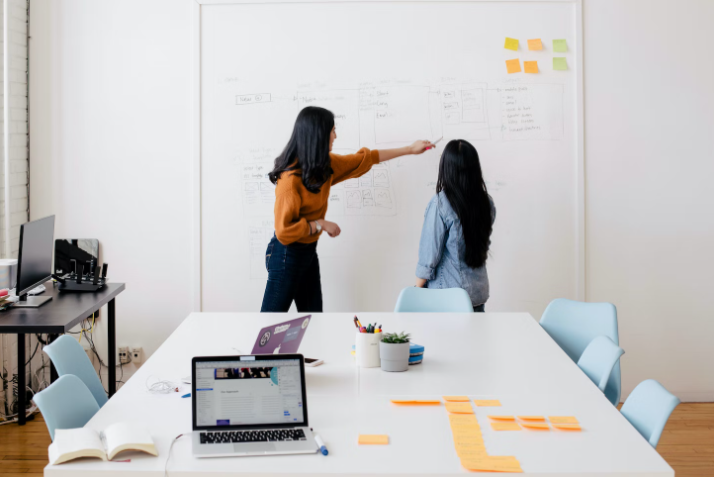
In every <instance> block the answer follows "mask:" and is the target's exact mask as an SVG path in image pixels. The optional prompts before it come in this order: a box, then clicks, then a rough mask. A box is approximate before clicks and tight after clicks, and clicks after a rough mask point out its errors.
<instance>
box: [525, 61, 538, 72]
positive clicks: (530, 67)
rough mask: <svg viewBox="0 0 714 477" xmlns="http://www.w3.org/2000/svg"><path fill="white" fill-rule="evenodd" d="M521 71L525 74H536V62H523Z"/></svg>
mask: <svg viewBox="0 0 714 477" xmlns="http://www.w3.org/2000/svg"><path fill="white" fill-rule="evenodd" d="M523 71H525V72H526V73H538V62H537V61H524V62H523Z"/></svg>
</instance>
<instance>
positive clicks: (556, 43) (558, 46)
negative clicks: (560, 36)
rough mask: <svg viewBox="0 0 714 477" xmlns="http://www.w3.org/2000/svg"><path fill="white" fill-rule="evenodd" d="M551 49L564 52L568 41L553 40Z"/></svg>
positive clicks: (566, 49)
mask: <svg viewBox="0 0 714 477" xmlns="http://www.w3.org/2000/svg"><path fill="white" fill-rule="evenodd" d="M553 51H555V52H557V53H565V52H566V51H568V42H567V41H565V40H553Z"/></svg>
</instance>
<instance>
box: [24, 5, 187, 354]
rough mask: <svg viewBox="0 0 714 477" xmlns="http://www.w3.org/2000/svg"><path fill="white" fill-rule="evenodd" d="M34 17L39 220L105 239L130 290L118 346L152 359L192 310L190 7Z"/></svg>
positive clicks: (104, 8) (33, 11) (34, 13)
mask: <svg viewBox="0 0 714 477" xmlns="http://www.w3.org/2000/svg"><path fill="white" fill-rule="evenodd" d="M30 16H31V21H30V30H31V37H32V39H31V41H30V58H31V61H30V71H31V77H30V91H31V92H30V97H31V101H30V102H31V110H30V112H31V165H30V172H31V176H30V177H31V187H30V204H31V216H32V218H33V219H34V218H39V217H42V216H46V215H48V214H57V222H56V229H55V236H56V237H63V238H69V237H77V238H81V237H94V238H98V239H99V240H100V242H101V250H102V255H103V257H104V260H106V261H107V262H108V263H109V276H110V278H111V280H112V281H118V282H126V283H127V289H126V291H125V292H124V293H122V294H121V295H119V297H118V298H117V333H118V338H117V345H129V346H134V345H139V346H142V347H143V348H144V350H145V353H146V354H147V355H148V354H150V353H152V352H153V351H154V350H155V349H156V348H157V347H158V346H159V345H160V344H161V343H162V342H163V340H164V339H165V338H166V337H167V336H168V335H169V334H170V333H171V332H172V331H173V330H174V329H175V328H176V326H177V325H178V324H179V323H180V322H181V321H182V320H183V319H184V318H185V317H186V315H188V313H189V312H190V311H191V280H190V256H191V242H190V240H191V220H190V210H191V179H190V177H191V176H190V171H191V156H190V151H191V139H190V138H191V134H192V130H191V108H192V99H191V48H192V46H191V45H192V43H191V9H190V4H189V3H188V2H184V1H176V0H161V1H156V0H152V1H145V0H120V1H111V2H110V1H102V2H96V1H80V0H73V1H64V0H63V1H57V0H33V1H32V2H31V4H30ZM104 316H106V314H105V315H104ZM95 335H96V336H97V341H98V346H102V344H103V343H105V342H106V338H105V337H106V331H105V329H103V328H102V327H101V325H100V327H99V329H98V330H97V331H96V332H95ZM105 359H106V358H105Z"/></svg>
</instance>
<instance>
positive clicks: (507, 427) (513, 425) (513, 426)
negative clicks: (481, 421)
mask: <svg viewBox="0 0 714 477" xmlns="http://www.w3.org/2000/svg"><path fill="white" fill-rule="evenodd" d="M491 429H493V430H494V431H520V430H521V426H519V425H518V423H517V422H507V421H506V422H492V423H491Z"/></svg>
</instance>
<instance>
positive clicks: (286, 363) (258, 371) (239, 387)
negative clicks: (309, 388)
mask: <svg viewBox="0 0 714 477" xmlns="http://www.w3.org/2000/svg"><path fill="white" fill-rule="evenodd" d="M191 383H192V384H191V387H192V388H193V389H192V392H191V400H192V401H193V411H192V412H193V455H194V456H196V457H225V456H234V455H273V454H312V453H315V452H317V450H318V446H317V443H316V442H315V439H314V437H313V435H312V431H311V430H310V427H309V425H308V420H307V393H306V390H305V367H304V365H303V356H302V355H301V354H276V355H255V356H213V357H210V356H209V357H196V358H193V362H192V379H191Z"/></svg>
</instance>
